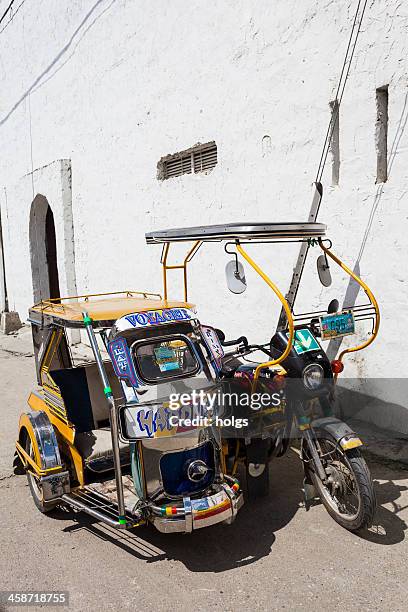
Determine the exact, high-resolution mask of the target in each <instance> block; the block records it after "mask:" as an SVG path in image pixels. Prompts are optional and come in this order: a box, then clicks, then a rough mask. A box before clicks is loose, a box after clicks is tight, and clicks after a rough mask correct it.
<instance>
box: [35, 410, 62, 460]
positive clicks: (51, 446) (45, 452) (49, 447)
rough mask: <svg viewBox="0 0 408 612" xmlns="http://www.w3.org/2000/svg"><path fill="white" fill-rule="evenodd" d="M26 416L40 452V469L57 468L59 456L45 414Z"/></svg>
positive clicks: (54, 437)
mask: <svg viewBox="0 0 408 612" xmlns="http://www.w3.org/2000/svg"><path fill="white" fill-rule="evenodd" d="M27 416H28V418H29V420H30V423H31V425H32V427H33V431H34V435H35V439H36V442H37V445H38V450H39V451H40V459H41V469H42V470H47V469H49V468H54V467H59V466H60V465H61V456H60V452H59V448H58V442H57V438H56V436H55V432H54V428H53V426H52V425H51V423H50V420H49V418H48V416H47V414H46V413H45V412H43V411H40V412H29V413H27Z"/></svg>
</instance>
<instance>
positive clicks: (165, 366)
mask: <svg viewBox="0 0 408 612" xmlns="http://www.w3.org/2000/svg"><path fill="white" fill-rule="evenodd" d="M153 351H154V356H155V359H156V363H157V365H158V366H159V368H160V372H169V371H170V370H180V361H179V359H178V357H177V355H176V351H175V350H174V349H172V348H170V347H169V346H159V347H158V348H155V349H153Z"/></svg>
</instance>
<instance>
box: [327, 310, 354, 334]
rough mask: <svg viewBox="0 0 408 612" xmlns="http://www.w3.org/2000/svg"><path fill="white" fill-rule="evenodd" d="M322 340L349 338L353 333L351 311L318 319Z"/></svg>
mask: <svg viewBox="0 0 408 612" xmlns="http://www.w3.org/2000/svg"><path fill="white" fill-rule="evenodd" d="M320 330H321V338H322V340H330V339H331V338H339V337H340V336H349V335H350V334H354V333H355V325H354V317H353V313H352V312H351V310H348V311H345V312H338V313H336V314H330V315H325V316H324V317H320Z"/></svg>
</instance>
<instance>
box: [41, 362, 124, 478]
mask: <svg viewBox="0 0 408 612" xmlns="http://www.w3.org/2000/svg"><path fill="white" fill-rule="evenodd" d="M104 365H105V370H106V373H107V375H108V378H109V383H110V386H111V389H112V392H113V396H114V399H115V401H117V402H119V403H120V402H121V401H122V400H123V394H122V388H121V386H120V383H119V381H118V379H117V378H116V376H115V375H114V373H113V367H112V364H111V362H108V361H107V362H105V363H104ZM50 374H51V377H52V378H53V380H54V381H55V383H56V384H57V385H58V387H59V389H60V391H61V395H62V398H63V400H64V406H65V410H66V414H67V417H68V420H69V421H70V422H71V423H72V424H73V425H74V427H75V441H74V444H75V447H76V448H77V449H78V451H79V452H80V454H81V455H82V457H83V459H84V463H85V465H86V467H87V468H89V469H90V470H92V471H94V472H106V471H109V470H112V469H113V452H112V439H111V432H110V423H109V407H108V404H107V401H106V399H105V396H104V394H103V389H102V384H101V380H100V377H99V372H98V368H97V365H96V363H90V364H85V365H83V366H78V367H76V368H66V369H63V370H53V371H52V372H50ZM119 446H120V454H121V464H122V465H128V464H129V462H130V454H129V445H128V444H124V443H119Z"/></svg>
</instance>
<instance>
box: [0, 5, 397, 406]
mask: <svg viewBox="0 0 408 612" xmlns="http://www.w3.org/2000/svg"><path fill="white" fill-rule="evenodd" d="M7 4H8V3H7V2H5V1H4V0H3V1H2V2H0V12H3V11H2V10H1V9H3V8H5V7H6V6H7ZM16 6H17V7H18V6H19V3H17V5H16ZM355 6H356V2H355V1H353V2H349V1H347V0H344V1H343V0H340V1H339V0H337V1H331V2H327V1H325V2H323V1H316V0H303V1H302V2H298V1H295V0H287V1H283V0H278V1H276V2H274V3H271V2H267V1H266V0H265V1H248V0H242V1H241V0H238V1H234V2H232V1H227V0H223V1H217V2H214V3H210V4H203V3H202V2H198V1H196V0H192V1H191V2H188V3H186V2H183V1H181V0H172V1H171V2H170V1H165V0H160V2H143V1H141V0H140V1H139V0H132V1H131V0H97V1H95V0H87V1H85V0H76V1H69V2H68V1H65V0H60V1H59V2H56V1H55V0H36V2H35V3H28V2H27V3H24V4H23V5H22V6H21V8H20V9H19V10H18V11H17V12H15V15H14V17H13V19H12V21H11V22H8V20H7V19H6V20H5V22H4V23H3V24H2V25H1V27H0V30H2V31H1V33H0V84H1V86H0V144H1V156H0V185H1V186H2V189H1V192H0V198H1V212H2V220H3V233H4V242H5V251H6V253H5V254H6V272H7V276H8V284H9V287H10V289H9V293H10V295H9V301H10V307H11V308H15V309H16V310H17V311H19V313H20V315H21V316H22V318H25V314H26V311H27V308H28V306H29V304H30V302H31V272H30V262H29V252H28V244H27V235H28V224H29V210H30V205H31V202H32V201H33V199H34V197H35V196H36V195H37V193H41V194H42V195H44V196H45V197H46V198H47V199H48V201H49V202H50V205H51V207H53V200H54V187H53V186H52V185H50V188H49V192H48V193H46V192H45V191H47V190H46V189H45V186H44V181H42V182H41V172H36V169H38V168H41V167H43V166H47V165H49V164H53V163H54V162H55V161H56V160H60V159H66V160H71V165H72V218H73V227H74V233H73V236H74V241H75V244H74V252H75V274H76V284H77V288H78V291H79V292H80V293H85V292H96V291H109V290H112V291H113V290H120V289H124V288H134V289H144V290H151V291H157V290H160V288H161V287H160V282H161V275H160V270H159V265H158V259H159V248H155V247H147V246H146V245H145V244H144V233H145V232H146V231H150V230H152V229H160V228H165V227H168V226H174V225H180V226H182V225H189V224H190V225H191V224H192V225H194V224H201V223H202V224H204V223H215V222H223V221H225V222H229V221H235V220H239V219H243V220H245V219H246V220H265V219H266V220H298V219H300V220H303V219H305V218H306V217H307V212H308V208H309V204H310V198H311V184H312V181H313V180H314V177H315V174H316V170H317V165H318V160H319V157H320V152H321V147H322V143H323V139H324V135H325V130H326V128H327V123H328V120H329V116H330V107H329V103H330V101H331V100H332V99H333V97H334V92H335V89H336V84H337V79H338V76H339V72H340V68H341V64H342V61H343V56H344V52H345V48H346V42H347V38H348V35H349V32H350V28H351V23H352V19H353V16H354V10H355ZM2 28H3V29H2ZM407 32H408V7H407V6H406V5H405V4H404V3H401V2H399V1H397V0H377V1H376V2H372V1H370V2H368V6H367V11H366V16H365V20H364V25H363V30H362V32H361V35H360V38H359V42H358V47H357V50H356V55H355V60H354V62H353V65H352V67H351V72H350V78H349V82H348V84H347V89H346V93H345V97H344V100H343V104H342V107H341V115H340V158H341V166H340V181H339V185H338V186H335V187H331V167H330V159H329V163H328V164H327V167H326V171H325V174H324V177H323V183H324V187H325V194H324V199H323V204H322V208H321V213H320V219H321V221H324V222H326V223H327V224H328V227H329V234H330V236H331V237H332V238H333V240H334V248H335V250H336V251H337V252H338V253H339V254H340V255H341V256H343V257H344V258H345V260H346V261H347V262H348V263H349V264H351V266H353V267H354V266H355V265H357V267H358V268H359V269H360V271H361V274H362V276H363V277H364V278H365V279H366V280H367V281H368V283H369V284H370V285H371V286H372V288H373V290H374V292H375V293H376V294H377V295H378V298H379V301H380V305H381V310H382V326H381V332H380V337H379V339H378V341H377V344H376V345H374V346H373V347H371V348H370V349H368V350H367V352H365V353H361V354H356V356H355V357H354V358H353V359H349V360H348V361H349V362H350V366H349V367H348V369H347V375H348V376H350V377H353V376H360V377H367V378H377V377H381V376H391V377H394V376H395V377H397V376H399V377H405V376H406V373H405V372H406V367H405V359H404V357H405V353H406V351H405V347H404V345H403V342H401V339H402V334H403V332H401V330H402V329H403V328H404V325H405V324H406V322H407V317H406V306H407V301H408V300H407V294H408V283H407V267H408V263H407V261H408V260H407V256H406V250H407V242H408V239H407V229H408V220H407V217H408V215H407V210H408V194H407V185H408V182H407V179H408V146H407V145H408V134H407V132H406V130H405V127H406V122H407V117H408V104H407V95H408V88H407V86H408V79H407V75H408V70H407V69H408V65H407V64H408V37H407ZM384 85H388V86H389V88H388V91H389V134H388V141H389V153H388V166H389V179H388V181H387V182H386V183H385V184H376V171H377V159H376V146H375V132H376V125H375V124H376V88H378V87H381V86H384ZM265 136H267V137H270V138H265ZM211 140H215V141H216V143H217V145H218V158H219V162H218V165H217V167H216V168H215V169H214V171H213V172H211V173H210V174H208V175H198V174H196V175H185V176H182V177H179V178H173V179H170V180H166V181H159V180H158V179H157V176H156V172H157V162H158V160H159V159H160V158H161V157H162V156H164V155H166V154H168V153H173V152H176V151H180V150H183V149H184V148H188V147H190V146H192V145H193V144H195V143H197V142H201V143H204V142H208V141H211ZM33 171H34V172H33ZM29 173H31V174H30V175H29V178H27V177H25V178H23V177H24V176H25V175H28V174H29ZM58 197H60V198H61V197H62V196H61V194H60V195H59V196H58ZM56 206H57V209H56V208H55V207H53V212H54V217H58V215H60V214H62V213H61V211H62V210H64V207H63V206H59V205H56ZM65 210H67V209H65ZM61 223H63V222H62V220H61V219H59V220H58V219H57V218H56V225H57V234H58V224H61ZM57 238H58V241H59V242H58V247H59V248H60V250H61V249H63V248H65V247H64V246H63V245H62V243H61V242H60V237H59V235H58V236H57ZM251 252H252V254H253V256H254V257H255V256H256V257H258V258H259V260H260V262H261V263H265V264H266V268H267V270H268V271H269V272H270V274H271V276H272V277H273V278H274V279H275V280H276V282H277V283H278V284H279V285H280V286H282V288H283V289H285V290H286V288H287V285H288V283H289V279H290V275H291V268H292V266H293V263H294V260H295V254H296V249H295V248H294V247H293V248H292V247H291V248H289V247H288V248H284V247H282V246H276V247H274V248H273V250H272V248H270V249H269V250H265V249H264V248H261V247H255V246H254V247H252V249H251ZM258 253H259V255H258ZM316 256H317V253H316ZM59 257H60V255H59ZM312 259H313V261H312V260H311V261H310V266H309V267H308V271H307V273H306V276H305V282H304V284H303V287H302V289H301V291H300V294H299V306H298V308H299V309H300V310H301V309H304V308H306V309H308V310H310V309H312V308H315V307H319V306H321V305H325V304H327V303H328V302H329V301H330V299H331V298H333V297H339V299H340V301H342V299H343V297H344V295H345V293H346V290H347V279H346V278H345V277H343V275H342V274H337V275H336V277H335V282H334V284H333V286H332V287H330V288H329V289H328V290H323V289H322V287H321V286H320V285H319V284H318V283H317V279H316V275H315V268H314V266H315V256H313V258H312ZM59 263H60V266H61V265H62V266H64V265H65V264H63V262H62V261H61V262H59ZM225 263H226V256H225V255H224V253H223V250H222V247H221V246H220V245H214V246H211V247H208V248H207V249H204V250H203V251H202V252H200V254H199V255H197V258H196V260H194V262H193V265H192V272H194V276H193V277H192V279H191V281H192V282H191V298H192V299H193V300H195V301H196V302H197V303H198V305H199V313H200V316H201V319H202V320H204V321H206V322H209V323H213V324H215V325H217V326H220V327H222V328H224V329H225V330H226V331H227V333H228V334H231V335H238V334H241V333H242V332H246V333H247V334H248V335H249V336H250V338H251V340H253V341H259V340H266V339H267V338H268V337H269V336H270V334H271V332H272V331H273V329H274V326H275V323H276V320H277V316H278V312H279V309H278V307H277V306H276V305H275V302H274V300H273V299H272V298H271V296H270V295H269V293H268V291H267V290H266V288H263V287H262V286H261V285H260V284H259V282H258V280H257V279H256V278H255V277H254V275H253V274H252V273H251V272H250V271H249V270H247V279H248V284H249V289H250V290H249V291H248V292H247V293H246V294H244V295H243V296H232V295H231V294H230V293H228V292H227V290H226V286H225V281H224V265H225ZM61 274H62V275H64V272H63V270H61V269H60V275H61ZM174 274H175V273H174ZM177 291H178V290H177V286H176V289H175V293H177ZM359 299H363V298H359ZM366 333H367V328H362V330H361V337H365V335H366ZM349 342H351V340H345V341H344V343H343V345H346V344H348V343H349ZM377 386H378V389H377V390H376V394H377V395H379V396H381V393H382V391H381V385H377ZM387 393H389V391H387ZM393 393H394V394H395V397H392V401H393V402H396V403H397V404H401V403H403V402H404V397H403V395H402V394H401V391H400V390H399V386H398V385H396V389H395V392H393Z"/></svg>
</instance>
